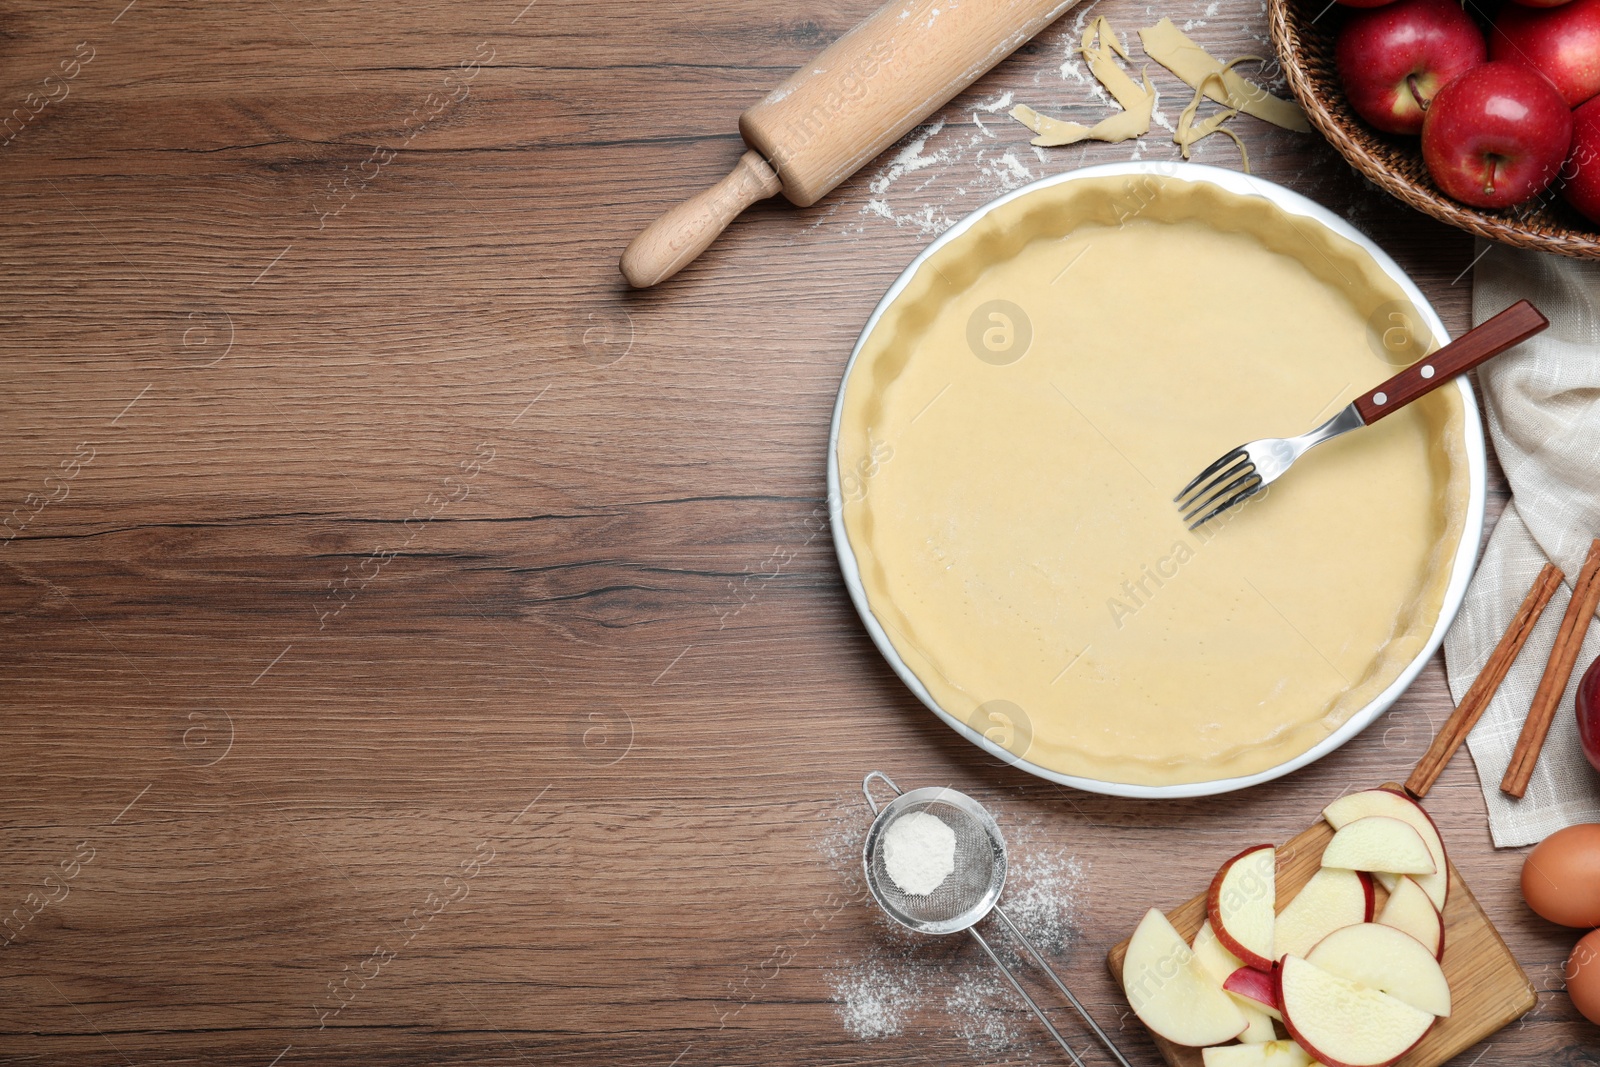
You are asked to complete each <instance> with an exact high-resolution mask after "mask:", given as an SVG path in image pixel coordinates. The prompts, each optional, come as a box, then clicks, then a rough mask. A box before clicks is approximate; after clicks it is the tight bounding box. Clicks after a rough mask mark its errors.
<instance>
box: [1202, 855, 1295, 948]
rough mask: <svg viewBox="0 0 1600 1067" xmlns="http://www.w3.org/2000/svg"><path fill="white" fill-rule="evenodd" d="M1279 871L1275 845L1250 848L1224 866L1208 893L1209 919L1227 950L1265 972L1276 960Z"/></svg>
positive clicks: (1207, 911) (1212, 881)
mask: <svg viewBox="0 0 1600 1067" xmlns="http://www.w3.org/2000/svg"><path fill="white" fill-rule="evenodd" d="M1277 867H1278V850H1277V849H1276V848H1275V847H1273V846H1272V845H1256V846H1255V847H1254V848H1247V849H1245V850H1244V851H1243V852H1241V853H1239V854H1238V855H1237V856H1235V857H1233V858H1232V859H1231V860H1229V861H1228V862H1227V863H1224V864H1223V865H1222V869H1221V870H1219V871H1218V872H1217V876H1216V877H1215V878H1213V879H1211V888H1210V890H1209V891H1208V892H1207V893H1206V917H1207V918H1209V919H1210V920H1211V928H1212V929H1213V930H1215V931H1216V932H1217V937H1218V939H1219V940H1221V942H1222V944H1223V946H1224V947H1226V948H1227V950H1228V951H1229V952H1231V953H1233V954H1234V955H1235V956H1238V957H1239V958H1240V959H1241V960H1243V961H1244V962H1245V963H1246V964H1248V965H1249V966H1251V967H1256V968H1259V969H1260V970H1263V971H1265V970H1269V969H1270V968H1271V967H1272V961H1273V959H1274V958H1276V957H1275V956H1274V954H1273V949H1272V926H1273V922H1274V919H1275V918H1276V915H1275V913H1276V910H1277V903H1278V902H1277V893H1278V891H1277Z"/></svg>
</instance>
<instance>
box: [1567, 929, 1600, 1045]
mask: <svg viewBox="0 0 1600 1067" xmlns="http://www.w3.org/2000/svg"><path fill="white" fill-rule="evenodd" d="M1566 978H1567V995H1568V996H1570V997H1571V998H1572V1006H1573V1007H1575V1008H1577V1009H1578V1011H1579V1012H1580V1013H1581V1014H1582V1015H1583V1017H1584V1018H1585V1019H1588V1020H1589V1021H1590V1022H1592V1023H1596V1024H1600V930H1594V931H1592V932H1590V933H1589V934H1588V935H1587V936H1586V937H1584V939H1583V940H1582V941H1579V942H1578V947H1577V948H1575V949H1573V950H1572V958H1571V959H1569V960H1568V961H1567V970H1566Z"/></svg>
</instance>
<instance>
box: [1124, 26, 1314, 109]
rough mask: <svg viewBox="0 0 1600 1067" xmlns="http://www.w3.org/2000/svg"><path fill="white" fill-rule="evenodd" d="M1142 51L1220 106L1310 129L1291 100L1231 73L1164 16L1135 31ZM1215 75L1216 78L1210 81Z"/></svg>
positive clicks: (1227, 67) (1228, 68)
mask: <svg viewBox="0 0 1600 1067" xmlns="http://www.w3.org/2000/svg"><path fill="white" fill-rule="evenodd" d="M1139 39H1140V40H1141V41H1142V42H1144V51H1145V54H1146V55H1148V56H1149V57H1150V58H1151V59H1153V60H1155V61H1156V62H1157V63H1160V64H1161V65H1162V66H1163V67H1166V68H1167V69H1168V70H1170V71H1171V72H1172V73H1174V74H1176V75H1177V76H1178V77H1179V78H1180V79H1181V80H1182V81H1183V83H1184V84H1185V85H1187V86H1189V88H1191V89H1194V90H1196V91H1197V92H1204V93H1205V94H1206V95H1207V96H1209V97H1210V98H1211V99H1212V100H1215V101H1216V102H1217V103H1219V104H1222V105H1223V106H1224V107H1231V108H1236V109H1238V110H1239V111H1243V112H1244V113H1245V114H1246V115H1254V116H1255V117H1256V118H1258V119H1261V120H1263V121H1265V122H1270V123H1272V124H1273V125H1274V126H1281V127H1283V128H1284V129H1286V130H1293V131H1294V132H1296V133H1310V132H1311V124H1310V123H1309V122H1307V121H1306V116H1305V112H1304V111H1302V110H1301V109H1300V105H1299V104H1297V103H1295V102H1294V101H1293V100H1284V99H1282V98H1281V97H1276V96H1273V95H1272V94H1271V93H1269V92H1267V91H1266V90H1265V89H1263V88H1262V87H1261V86H1259V85H1257V84H1255V83H1254V82H1252V81H1248V80H1246V79H1245V78H1243V77H1241V76H1239V75H1238V74H1235V73H1234V72H1233V71H1232V70H1231V69H1230V68H1231V67H1232V66H1233V64H1231V63H1229V64H1226V65H1224V64H1223V63H1222V62H1221V61H1220V60H1218V59H1217V58H1216V57H1215V56H1213V55H1212V54H1211V53H1210V52H1207V51H1206V50H1205V49H1204V48H1201V47H1200V46H1199V45H1197V44H1195V43H1194V41H1192V40H1190V38H1189V37H1188V35H1187V34H1185V33H1184V32H1183V31H1182V30H1180V29H1178V27H1177V26H1175V25H1173V23H1172V20H1171V19H1169V18H1164V19H1162V20H1161V21H1160V22H1158V23H1156V24H1155V25H1154V26H1151V27H1149V28H1148V29H1143V30H1140V31H1139ZM1213 78H1216V79H1217V80H1216V81H1212V79H1213Z"/></svg>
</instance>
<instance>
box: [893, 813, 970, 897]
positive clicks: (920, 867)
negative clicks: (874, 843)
mask: <svg viewBox="0 0 1600 1067" xmlns="http://www.w3.org/2000/svg"><path fill="white" fill-rule="evenodd" d="M883 865H884V867H886V868H887V869H888V871H889V878H890V879H891V880H892V881H893V882H894V884H895V885H897V886H899V887H900V890H901V892H904V893H907V894H909V895H911V896H914V897H925V896H927V895H928V894H929V893H931V892H933V891H934V890H935V889H938V888H939V886H940V885H942V884H943V883H944V880H945V879H946V878H948V877H950V872H951V871H953V870H955V869H956V832H955V831H954V830H952V829H950V827H948V826H946V825H945V822H944V820H943V819H941V818H939V817H938V816H937V815H930V814H929V813H928V812H925V811H914V812H912V813H911V814H910V815H902V816H901V817H900V818H898V819H896V820H895V821H894V822H892V823H890V824H889V829H888V830H887V831H886V832H885V833H884V835H883Z"/></svg>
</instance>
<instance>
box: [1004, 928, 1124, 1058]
mask: <svg viewBox="0 0 1600 1067" xmlns="http://www.w3.org/2000/svg"><path fill="white" fill-rule="evenodd" d="M994 913H995V914H996V915H998V916H1000V921H1001V922H1003V923H1005V924H1006V929H1007V930H1010V931H1011V935H1012V936H1013V937H1015V938H1016V939H1017V940H1018V941H1021V942H1022V943H1023V944H1024V945H1025V946H1027V949H1028V954H1029V955H1030V956H1032V957H1033V961H1034V962H1035V963H1037V964H1038V965H1039V966H1040V967H1042V968H1043V969H1044V973H1045V974H1048V975H1049V976H1050V981H1052V982H1054V983H1055V984H1056V988H1057V989H1059V990H1061V995H1062V996H1064V997H1066V998H1067V1003H1069V1004H1071V1005H1072V1007H1073V1008H1074V1009H1075V1010H1076V1011H1077V1013H1078V1014H1079V1015H1080V1016H1082V1017H1083V1021H1084V1022H1086V1023H1088V1024H1089V1029H1091V1030H1093V1031H1094V1036H1095V1037H1098V1038H1099V1039H1100V1043H1101V1044H1102V1045H1104V1046H1105V1047H1106V1051H1108V1052H1110V1053H1111V1055H1113V1056H1115V1057H1116V1059H1117V1062H1118V1063H1119V1064H1121V1065H1122V1067H1131V1065H1130V1064H1129V1063H1128V1061H1127V1060H1126V1059H1124V1058H1123V1056H1122V1051H1121V1050H1120V1049H1118V1048H1117V1046H1116V1045H1114V1044H1113V1043H1112V1041H1111V1038H1109V1037H1107V1036H1106V1032H1105V1031H1104V1030H1102V1029H1100V1024H1099V1023H1097V1022H1095V1021H1094V1019H1093V1018H1092V1017H1091V1016H1090V1015H1089V1012H1088V1011H1087V1009H1085V1008H1084V1006H1083V1005H1082V1004H1080V1003H1079V1002H1078V998H1077V997H1075V996H1073V995H1072V990H1070V989H1068V988H1067V986H1066V983H1064V982H1062V981H1061V979H1060V977H1059V976H1057V974H1056V972H1055V968H1053V967H1051V966H1050V965H1049V964H1048V963H1046V962H1045V959H1044V957H1043V956H1042V955H1040V954H1039V950H1038V949H1036V948H1034V947H1033V942H1032V941H1029V940H1028V939H1027V937H1026V936H1025V935H1024V934H1023V933H1022V931H1021V930H1019V929H1017V924H1016V923H1014V922H1012V921H1011V916H1009V915H1007V914H1006V913H1005V912H1004V911H1002V910H1001V908H1000V906H999V905H998V904H997V905H995V909H994ZM986 947H987V946H986ZM990 955H991V956H992V955H993V953H990ZM1035 1010H1036V1011H1037V1010H1038V1009H1035Z"/></svg>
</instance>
